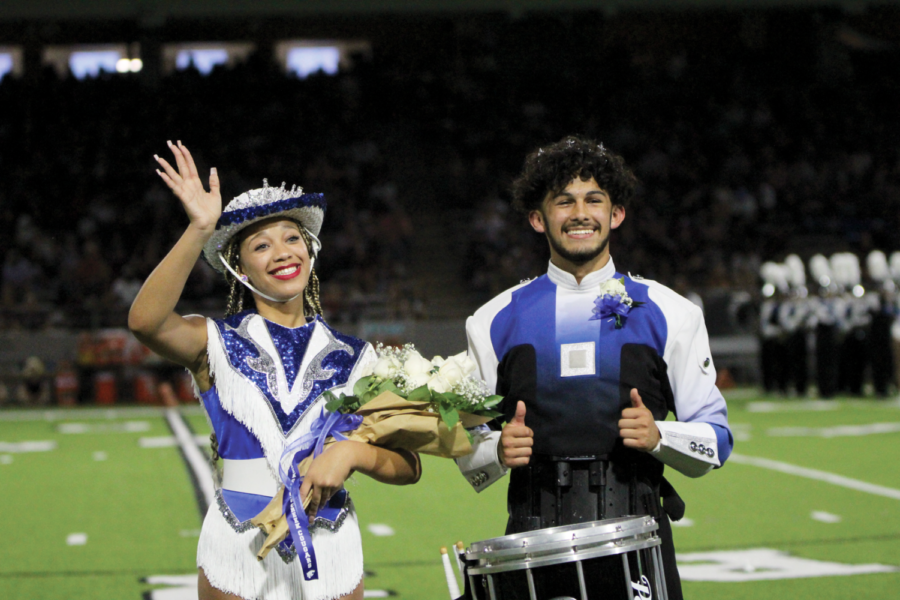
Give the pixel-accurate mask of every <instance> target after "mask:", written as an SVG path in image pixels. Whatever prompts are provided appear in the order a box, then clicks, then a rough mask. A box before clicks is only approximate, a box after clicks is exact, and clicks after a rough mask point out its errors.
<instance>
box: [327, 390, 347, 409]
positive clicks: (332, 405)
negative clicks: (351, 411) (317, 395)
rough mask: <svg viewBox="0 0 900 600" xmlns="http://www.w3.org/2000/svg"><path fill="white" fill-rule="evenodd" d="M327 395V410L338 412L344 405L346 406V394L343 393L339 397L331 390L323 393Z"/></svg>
mask: <svg viewBox="0 0 900 600" xmlns="http://www.w3.org/2000/svg"><path fill="white" fill-rule="evenodd" d="M322 395H323V396H325V410H327V411H329V412H337V411H338V410H339V409H340V408H341V407H342V406H344V399H345V398H346V396H345V395H344V394H343V393H342V394H341V397H340V398H338V397H337V396H335V395H334V394H332V393H331V392H330V391H326V392H325V393H323V394H322Z"/></svg>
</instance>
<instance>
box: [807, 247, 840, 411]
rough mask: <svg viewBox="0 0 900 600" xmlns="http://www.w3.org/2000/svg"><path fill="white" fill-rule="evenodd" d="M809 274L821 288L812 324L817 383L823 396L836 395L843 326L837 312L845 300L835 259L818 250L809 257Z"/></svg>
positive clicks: (816, 300) (816, 299) (814, 308)
mask: <svg viewBox="0 0 900 600" xmlns="http://www.w3.org/2000/svg"><path fill="white" fill-rule="evenodd" d="M809 274H810V275H811V276H812V279H813V281H814V282H815V285H816V286H817V288H818V294H817V296H816V298H815V301H814V304H813V320H812V323H811V326H812V327H813V328H814V330H815V338H816V361H815V362H816V386H817V387H818V389H819V397H820V398H833V397H834V395H835V394H836V393H837V381H838V380H837V373H838V347H839V344H838V342H839V328H838V324H837V323H838V317H837V315H838V314H839V313H840V312H841V311H842V307H843V300H842V299H841V297H840V296H839V295H838V293H837V290H838V286H837V284H836V283H835V282H834V274H833V273H832V271H831V263H830V262H829V261H828V259H827V258H825V256H823V255H821V254H816V255H815V256H813V257H812V258H811V259H809Z"/></svg>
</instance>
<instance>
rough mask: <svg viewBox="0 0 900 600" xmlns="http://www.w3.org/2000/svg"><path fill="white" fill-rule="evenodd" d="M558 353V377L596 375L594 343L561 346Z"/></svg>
mask: <svg viewBox="0 0 900 600" xmlns="http://www.w3.org/2000/svg"><path fill="white" fill-rule="evenodd" d="M559 351H560V356H559V364H560V374H559V375H560V377H578V376H579V375H595V374H596V373H597V365H596V364H595V363H596V361H595V360H594V342H581V343H578V344H562V345H560V347H559Z"/></svg>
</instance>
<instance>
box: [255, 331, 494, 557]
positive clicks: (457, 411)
mask: <svg viewBox="0 0 900 600" xmlns="http://www.w3.org/2000/svg"><path fill="white" fill-rule="evenodd" d="M376 354H377V356H378V359H377V360H376V361H374V362H373V363H372V364H371V365H370V366H369V367H368V368H367V370H366V372H364V373H363V376H362V377H361V378H360V379H359V380H358V381H357V382H356V384H355V385H354V386H353V394H352V395H349V396H348V395H346V394H343V393H342V394H341V395H340V397H337V396H335V395H334V394H332V393H331V392H325V394H324V396H325V397H326V398H327V403H326V405H325V409H326V412H323V418H322V419H321V420H320V421H319V423H318V424H317V426H315V427H314V428H313V431H311V432H310V434H308V435H307V436H304V438H301V440H298V441H297V442H294V443H292V444H291V445H290V446H289V447H288V448H287V449H286V450H285V455H284V456H282V462H284V461H285V460H287V461H288V462H289V464H290V469H289V471H288V472H287V473H282V474H280V475H281V479H282V481H283V482H285V486H284V487H282V489H281V490H279V492H278V493H277V494H276V495H275V497H274V498H272V501H271V502H270V503H269V505H268V506H267V507H266V508H265V509H264V510H263V511H262V512H261V513H259V514H258V515H256V517H254V518H253V519H252V522H253V524H254V525H257V526H259V527H261V528H262V529H263V530H264V531H265V532H266V534H267V535H268V537H267V538H266V541H265V542H264V543H263V547H262V549H261V550H260V551H259V553H258V554H257V556H258V557H259V558H260V559H262V558H263V557H264V556H265V555H266V554H267V553H268V552H269V550H271V549H272V548H273V547H274V546H275V545H276V544H278V543H279V542H281V541H282V540H284V539H285V538H286V537H287V535H288V533H289V530H290V527H291V525H290V523H289V521H288V516H287V514H286V513H287V512H288V511H297V512H299V511H300V510H301V509H300V508H299V507H300V506H301V505H302V507H303V509H305V508H306V505H307V503H308V502H309V498H306V499H300V498H299V495H298V494H299V487H300V485H299V484H300V481H301V480H302V478H303V476H304V475H305V474H306V472H307V470H308V469H309V465H310V464H311V462H312V460H313V459H314V458H315V456H317V455H318V454H320V453H321V452H322V451H323V450H324V448H325V447H326V446H328V445H329V444H333V443H335V441H337V440H353V441H358V442H366V443H369V444H374V445H377V446H382V447H384V448H391V449H393V450H409V451H411V452H421V453H423V454H431V455H433V456H441V457H445V458H458V457H460V456H465V455H466V454H469V453H470V452H472V438H471V434H469V432H468V431H466V428H467V427H474V426H476V425H480V424H483V423H487V422H488V421H490V420H492V419H494V418H496V417H499V416H501V413H499V412H497V411H496V410H494V408H495V407H496V406H497V405H498V404H499V403H500V401H501V400H503V398H502V397H501V396H496V395H491V394H490V393H489V390H488V389H487V385H486V384H485V383H484V382H483V381H481V380H479V379H476V378H474V377H472V374H473V373H474V371H475V363H474V362H472V360H471V359H469V358H468V357H467V356H466V353H465V352H463V353H461V354H457V355H456V356H451V357H450V358H447V359H444V358H441V357H440V356H436V357H434V358H433V359H431V360H428V359H426V358H424V357H423V356H422V355H421V354H419V353H418V352H417V351H416V349H415V348H414V347H413V346H412V344H407V345H405V346H403V347H402V348H392V347H387V346H381V345H379V346H378V347H377V348H376ZM288 486H290V489H289V490H288V489H287V487H288ZM286 499H287V500H289V501H286ZM295 527H296V526H295ZM299 527H300V528H301V529H302V528H303V527H304V526H303V525H300V526H299ZM291 535H293V536H294V539H296V536H297V535H300V533H299V530H298V532H296V533H291Z"/></svg>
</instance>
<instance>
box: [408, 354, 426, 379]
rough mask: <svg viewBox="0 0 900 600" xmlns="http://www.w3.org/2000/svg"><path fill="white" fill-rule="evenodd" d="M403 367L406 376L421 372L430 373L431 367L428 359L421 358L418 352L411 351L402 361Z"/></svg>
mask: <svg viewBox="0 0 900 600" xmlns="http://www.w3.org/2000/svg"><path fill="white" fill-rule="evenodd" d="M403 368H404V370H406V374H407V375H408V376H415V375H421V374H422V373H431V369H432V368H433V367H432V365H431V361H430V360H426V359H424V358H422V355H421V354H419V353H418V352H413V353H411V354H410V355H409V358H407V359H406V362H405V363H403Z"/></svg>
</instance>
